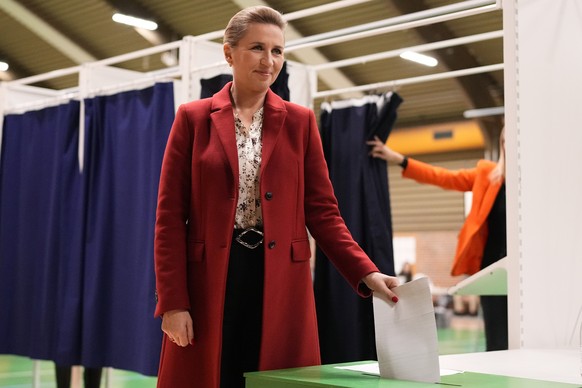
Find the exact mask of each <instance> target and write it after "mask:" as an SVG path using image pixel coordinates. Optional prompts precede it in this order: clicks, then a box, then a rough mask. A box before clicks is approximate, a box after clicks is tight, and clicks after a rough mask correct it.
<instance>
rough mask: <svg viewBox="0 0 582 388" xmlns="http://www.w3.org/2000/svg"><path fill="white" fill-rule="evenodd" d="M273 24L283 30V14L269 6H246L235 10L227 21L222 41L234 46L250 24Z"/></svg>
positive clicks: (285, 23) (284, 24) (284, 22)
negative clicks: (237, 10)
mask: <svg viewBox="0 0 582 388" xmlns="http://www.w3.org/2000/svg"><path fill="white" fill-rule="evenodd" d="M254 23H259V24H273V25H275V26H277V27H279V28H280V29H281V31H283V30H284V29H285V26H286V25H287V22H286V21H285V19H283V16H282V15H281V14H280V13H279V12H278V11H276V10H274V9H273V8H271V7H265V6H256V7H248V8H245V9H243V10H241V11H239V12H237V13H236V14H235V15H234V16H233V17H232V18H231V19H230V21H229V22H228V25H227V26H226V29H225V30H224V37H223V39H222V41H223V43H228V44H229V45H230V46H231V47H235V46H236V45H237V44H238V42H239V41H240V40H241V39H242V38H243V36H244V35H245V33H246V32H247V28H248V27H249V25H250V24H254Z"/></svg>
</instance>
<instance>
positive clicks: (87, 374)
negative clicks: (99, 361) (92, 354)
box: [55, 363, 102, 388]
mask: <svg viewBox="0 0 582 388" xmlns="http://www.w3.org/2000/svg"><path fill="white" fill-rule="evenodd" d="M72 369H73V367H72V366H71V365H57V364H56V363H55V377H56V380H57V388H70V387H71V372H72ZM101 372H102V369H101V368H87V367H84V368H83V383H84V387H85V388H99V386H100V385H101Z"/></svg>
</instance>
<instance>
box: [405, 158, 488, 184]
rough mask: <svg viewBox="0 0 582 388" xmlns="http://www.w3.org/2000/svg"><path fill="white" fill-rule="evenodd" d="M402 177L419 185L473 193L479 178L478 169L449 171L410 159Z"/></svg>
mask: <svg viewBox="0 0 582 388" xmlns="http://www.w3.org/2000/svg"><path fill="white" fill-rule="evenodd" d="M402 176H403V177H405V178H410V179H414V180H415V181H417V182H418V183H427V184H431V185H435V186H439V187H441V188H443V189H446V190H457V191H471V190H472V189H473V185H474V183H475V177H476V176H477V169H476V168H471V169H460V170H448V169H446V168H442V167H437V166H431V165H430V164H427V163H423V162H420V161H418V160H415V159H412V158H409V159H408V165H407V166H406V168H405V169H404V170H403V171H402Z"/></svg>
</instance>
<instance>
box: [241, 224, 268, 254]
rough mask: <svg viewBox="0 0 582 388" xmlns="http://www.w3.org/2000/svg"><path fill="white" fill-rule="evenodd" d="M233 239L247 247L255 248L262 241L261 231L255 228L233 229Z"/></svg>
mask: <svg viewBox="0 0 582 388" xmlns="http://www.w3.org/2000/svg"><path fill="white" fill-rule="evenodd" d="M234 234H235V238H234V240H235V241H236V242H237V243H239V244H240V245H242V246H243V247H245V248H248V249H255V248H257V247H258V246H259V245H261V244H262V243H263V232H262V231H261V230H259V229H257V228H254V227H250V228H246V229H235V230H234Z"/></svg>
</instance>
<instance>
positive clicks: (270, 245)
mask: <svg viewBox="0 0 582 388" xmlns="http://www.w3.org/2000/svg"><path fill="white" fill-rule="evenodd" d="M275 245H277V243H276V242H275V240H271V241H269V249H273V248H275Z"/></svg>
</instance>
